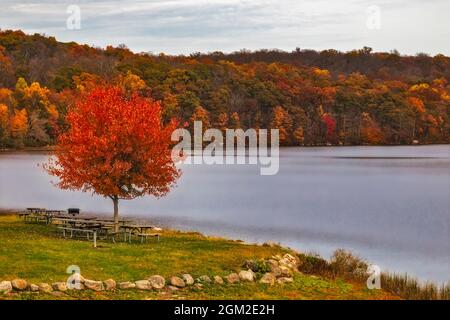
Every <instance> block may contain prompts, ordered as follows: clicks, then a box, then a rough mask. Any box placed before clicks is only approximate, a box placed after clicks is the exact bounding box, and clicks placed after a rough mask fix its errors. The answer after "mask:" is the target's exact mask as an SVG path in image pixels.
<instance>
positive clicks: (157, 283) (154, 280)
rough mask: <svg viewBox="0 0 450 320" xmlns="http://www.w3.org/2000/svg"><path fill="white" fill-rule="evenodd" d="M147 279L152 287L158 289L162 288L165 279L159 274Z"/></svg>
mask: <svg viewBox="0 0 450 320" xmlns="http://www.w3.org/2000/svg"><path fill="white" fill-rule="evenodd" d="M148 281H149V282H150V284H151V285H152V287H153V288H154V289H158V290H159V289H162V288H164V286H165V285H166V280H165V279H164V278H163V277H161V276H159V275H154V276H151V277H150V278H149V279H148Z"/></svg>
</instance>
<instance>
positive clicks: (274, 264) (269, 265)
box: [266, 259, 279, 271]
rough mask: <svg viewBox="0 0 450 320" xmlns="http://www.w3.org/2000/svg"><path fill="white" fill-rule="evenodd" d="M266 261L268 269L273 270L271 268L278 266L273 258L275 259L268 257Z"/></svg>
mask: <svg viewBox="0 0 450 320" xmlns="http://www.w3.org/2000/svg"><path fill="white" fill-rule="evenodd" d="M266 263H267V266H268V267H269V269H270V270H271V271H272V270H273V268H276V267H278V266H279V263H278V261H277V260H275V259H269V260H267V261H266Z"/></svg>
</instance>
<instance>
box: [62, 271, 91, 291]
mask: <svg viewBox="0 0 450 320" xmlns="http://www.w3.org/2000/svg"><path fill="white" fill-rule="evenodd" d="M69 279H70V280H68V283H67V289H69V290H84V288H85V286H84V282H85V281H86V279H84V278H83V276H82V275H81V274H79V273H73V274H72V275H71V276H70V278H69Z"/></svg>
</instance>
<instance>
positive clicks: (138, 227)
mask: <svg viewBox="0 0 450 320" xmlns="http://www.w3.org/2000/svg"><path fill="white" fill-rule="evenodd" d="M119 228H120V229H122V230H123V231H124V240H125V242H126V241H127V234H128V242H130V243H131V237H132V235H133V234H136V235H137V236H139V237H140V238H141V242H144V239H145V241H147V237H149V236H153V237H157V238H158V241H159V237H160V235H161V234H160V233H149V232H148V231H149V230H153V231H161V230H162V229H161V228H158V227H155V226H154V225H150V224H123V225H121V226H120V227H119Z"/></svg>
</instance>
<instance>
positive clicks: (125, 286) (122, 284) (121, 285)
mask: <svg viewBox="0 0 450 320" xmlns="http://www.w3.org/2000/svg"><path fill="white" fill-rule="evenodd" d="M134 288H136V284H134V283H133V282H129V281H125V282H120V283H119V289H123V290H126V289H134Z"/></svg>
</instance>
